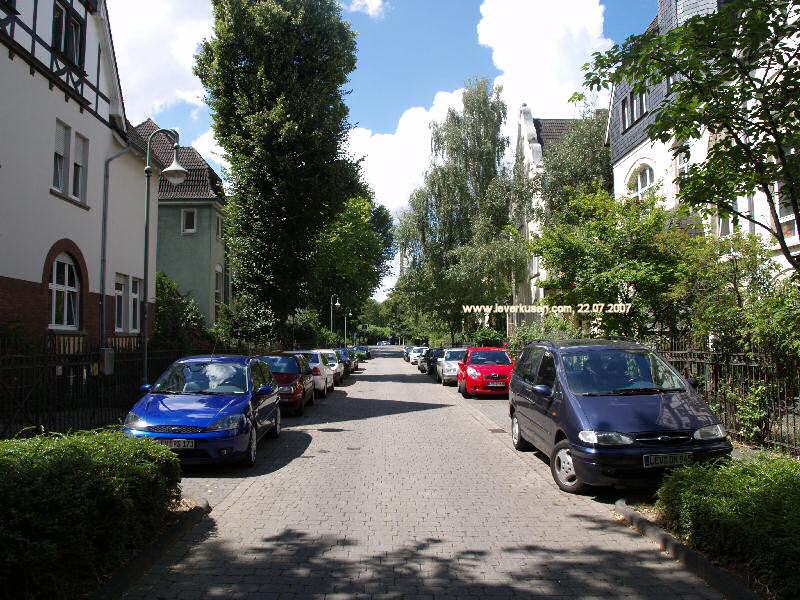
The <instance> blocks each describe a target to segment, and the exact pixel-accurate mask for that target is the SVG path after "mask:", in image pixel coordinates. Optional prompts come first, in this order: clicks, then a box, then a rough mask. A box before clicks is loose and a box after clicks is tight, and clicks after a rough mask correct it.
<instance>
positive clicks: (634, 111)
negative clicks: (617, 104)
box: [628, 92, 642, 125]
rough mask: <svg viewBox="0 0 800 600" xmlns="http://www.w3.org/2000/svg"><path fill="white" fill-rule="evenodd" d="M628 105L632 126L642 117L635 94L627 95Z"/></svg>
mask: <svg viewBox="0 0 800 600" xmlns="http://www.w3.org/2000/svg"><path fill="white" fill-rule="evenodd" d="M628 104H629V105H630V110H631V125H633V124H634V123H636V121H638V120H639V117H641V116H642V115H641V114H640V113H639V102H637V98H636V94H634V93H633V92H631V93H630V94H629V95H628Z"/></svg>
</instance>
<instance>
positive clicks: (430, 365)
mask: <svg viewBox="0 0 800 600" xmlns="http://www.w3.org/2000/svg"><path fill="white" fill-rule="evenodd" d="M442 356H444V348H428V350H426V351H425V354H423V355H422V357H421V358H420V359H419V361H418V363H419V364H418V368H419V370H420V372H422V373H426V374H427V375H436V361H437V360H439V359H440V358H441V357H442Z"/></svg>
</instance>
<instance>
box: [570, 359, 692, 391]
mask: <svg viewBox="0 0 800 600" xmlns="http://www.w3.org/2000/svg"><path fill="white" fill-rule="evenodd" d="M562 361H563V363H564V372H565V373H566V376H567V385H568V386H569V389H570V390H572V392H573V393H575V394H578V395H582V396H617V395H642V394H658V393H661V392H684V391H686V387H685V386H684V384H683V382H682V381H681V378H680V376H679V375H678V373H677V372H676V371H675V369H673V368H672V367H671V366H669V365H668V364H667V363H666V361H664V360H663V359H662V358H661V357H660V356H658V355H657V354H656V353H654V352H651V351H650V350H646V349H630V350H628V349H617V348H613V349H603V350H580V351H576V352H570V353H565V354H563V355H562Z"/></svg>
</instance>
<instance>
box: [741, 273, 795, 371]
mask: <svg viewBox="0 0 800 600" xmlns="http://www.w3.org/2000/svg"><path fill="white" fill-rule="evenodd" d="M744 318H745V320H746V323H747V326H748V328H749V330H750V332H751V336H752V340H753V342H754V343H755V344H756V346H757V347H758V348H759V349H760V350H762V351H764V352H767V353H771V354H774V355H786V356H790V357H795V358H797V357H800V288H798V286H797V283H795V282H792V281H784V282H780V283H779V284H778V285H777V287H776V289H774V290H773V291H772V293H771V294H769V295H765V296H762V297H761V298H758V299H757V300H756V301H755V302H753V304H752V305H751V306H750V309H749V310H748V311H747V312H745V315H744Z"/></svg>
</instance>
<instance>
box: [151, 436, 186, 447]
mask: <svg viewBox="0 0 800 600" xmlns="http://www.w3.org/2000/svg"><path fill="white" fill-rule="evenodd" d="M153 441H154V442H155V443H156V444H161V445H162V446H166V447H167V448H174V449H176V450H185V449H186V448H194V440H169V439H163V438H154V439H153Z"/></svg>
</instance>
